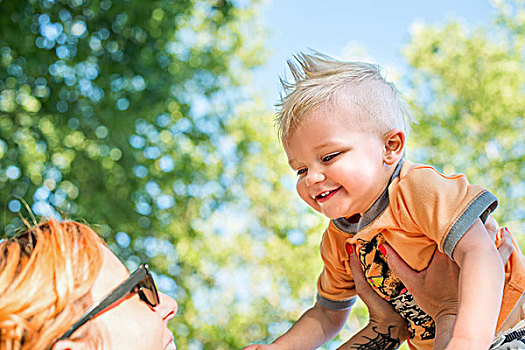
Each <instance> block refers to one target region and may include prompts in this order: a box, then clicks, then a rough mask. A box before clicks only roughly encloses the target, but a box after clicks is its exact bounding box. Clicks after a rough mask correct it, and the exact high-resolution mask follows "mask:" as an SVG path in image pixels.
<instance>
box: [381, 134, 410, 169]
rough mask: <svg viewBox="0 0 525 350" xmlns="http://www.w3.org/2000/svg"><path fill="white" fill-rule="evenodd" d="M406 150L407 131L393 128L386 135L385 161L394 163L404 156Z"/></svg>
mask: <svg viewBox="0 0 525 350" xmlns="http://www.w3.org/2000/svg"><path fill="white" fill-rule="evenodd" d="M404 151H405V133H404V131H402V130H400V129H392V130H390V131H389V132H388V133H386V135H385V137H384V154H383V161H384V162H385V164H388V165H393V164H395V163H396V162H397V161H398V160H400V159H401V158H402V157H403V153H404Z"/></svg>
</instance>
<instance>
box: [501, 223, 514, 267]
mask: <svg viewBox="0 0 525 350" xmlns="http://www.w3.org/2000/svg"><path fill="white" fill-rule="evenodd" d="M513 250H514V247H513V246H512V237H511V235H510V232H509V230H508V229H507V228H506V227H505V228H504V229H503V230H502V231H501V245H500V246H499V248H498V253H499V255H500V257H501V261H502V262H503V265H505V264H506V263H507V261H509V258H510V255H511V254H512V251H513Z"/></svg>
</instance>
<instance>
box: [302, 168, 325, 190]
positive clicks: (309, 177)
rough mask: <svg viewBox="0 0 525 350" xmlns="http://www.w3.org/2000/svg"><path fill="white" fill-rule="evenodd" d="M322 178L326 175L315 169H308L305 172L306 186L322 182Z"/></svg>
mask: <svg viewBox="0 0 525 350" xmlns="http://www.w3.org/2000/svg"><path fill="white" fill-rule="evenodd" d="M324 180H326V176H325V175H324V174H323V172H321V171H319V170H316V169H308V173H307V174H306V185H307V186H312V185H315V184H316V183H318V182H322V181H324Z"/></svg>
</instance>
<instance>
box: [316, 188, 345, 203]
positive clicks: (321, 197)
mask: <svg viewBox="0 0 525 350" xmlns="http://www.w3.org/2000/svg"><path fill="white" fill-rule="evenodd" d="M340 189H341V186H339V187H338V188H336V189H335V190H330V191H324V192H322V193H319V194H318V195H317V196H315V199H316V200H317V201H318V202H324V201H327V200H328V199H329V198H331V197H332V196H333V195H334V194H335V193H336V192H337V191H339V190H340Z"/></svg>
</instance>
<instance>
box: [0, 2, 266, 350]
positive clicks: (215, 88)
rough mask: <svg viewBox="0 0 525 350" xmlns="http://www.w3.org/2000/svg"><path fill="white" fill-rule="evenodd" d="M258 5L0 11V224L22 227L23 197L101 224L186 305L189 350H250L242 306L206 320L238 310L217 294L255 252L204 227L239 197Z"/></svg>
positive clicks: (25, 5)
mask: <svg viewBox="0 0 525 350" xmlns="http://www.w3.org/2000/svg"><path fill="white" fill-rule="evenodd" d="M258 6H259V5H258V1H257V0H254V1H242V2H238V1H230V0H209V1H208V0H194V1H190V0H177V1H169V0H156V1H131V0H128V1H127V0H118V1H117V0H114V1H111V0H100V1H99V0H92V1H90V0H55V1H53V0H28V1H2V2H0V23H1V27H2V29H1V32H2V34H1V37H0V67H1V68H0V188H1V189H2V194H3V196H2V201H0V213H1V215H0V226H2V229H3V230H4V231H5V232H6V233H7V234H8V235H9V234H11V233H12V232H13V231H14V229H15V228H16V227H18V226H21V220H20V219H19V218H18V213H19V212H25V213H26V214H25V216H27V212H26V211H25V210H24V203H28V204H29V205H30V206H31V210H32V212H33V213H35V214H36V215H41V216H48V215H59V216H62V217H72V218H75V219H85V220H86V221H87V222H89V223H92V224H95V225H96V229H97V230H98V232H99V233H101V234H103V235H104V236H105V238H106V240H107V241H108V242H109V243H110V244H111V245H112V247H113V249H114V250H116V252H117V253H118V254H119V256H121V257H122V258H123V259H124V261H125V262H126V263H127V265H128V266H129V267H130V268H133V267H134V266H136V265H137V264H138V262H139V261H149V262H150V265H151V266H152V267H153V269H154V270H155V271H156V272H157V273H158V276H159V278H158V280H159V287H160V288H161V289H163V290H164V291H166V292H168V293H169V294H171V295H172V296H174V297H175V298H176V299H177V300H178V302H179V305H180V312H179V316H178V317H177V318H176V319H175V320H174V322H173V323H172V326H173V328H174V331H175V332H176V334H177V339H178V340H177V341H178V344H179V346H180V347H181V348H187V349H191V348H202V347H204V348H208V349H210V348H213V349H220V348H224V349H226V348H233V347H240V345H241V344H240V343H239V338H240V335H239V334H240V333H241V332H240V331H239V328H238V327H236V326H235V322H238V321H237V320H238V319H239V318H242V317H240V316H239V315H242V313H238V314H232V316H231V317H230V316H229V315H227V317H226V316H224V315H219V316H217V315H214V314H208V313H207V312H206V311H207V307H208V306H209V303H210V301H213V300H215V303H217V304H221V305H222V303H223V302H224V305H231V304H232V302H233V301H228V299H226V300H223V298H222V297H220V296H218V295H217V290H220V291H221V292H222V289H219V288H218V287H217V286H218V285H219V282H218V279H220V277H221V275H220V271H219V270H221V269H219V267H220V266H223V265H224V266H230V265H234V264H235V263H236V261H237V260H236V258H235V257H238V256H240V255H241V254H240V251H239V250H238V249H241V247H242V244H245V245H247V243H243V242H242V240H240V241H239V242H237V241H234V242H233V243H232V242H229V243H231V244H230V245H229V246H227V247H225V246H226V243H225V242H223V240H221V238H220V236H219V235H218V234H217V230H218V228H217V227H219V228H220V227H221V226H220V225H219V224H220V222H217V223H215V226H212V224H211V223H209V222H208V219H209V218H211V217H212V216H213V213H215V212H223V211H225V210H226V209H224V208H225V207H226V205H225V203H228V202H232V203H233V202H235V201H237V199H238V198H239V197H241V196H242V192H241V191H240V190H239V188H240V187H239V186H240V185H239V181H240V180H239V179H238V173H237V172H236V164H237V162H238V159H237V156H236V152H237V151H236V145H235V143H234V142H233V141H232V137H231V136H229V135H228V132H229V130H228V124H229V123H231V121H230V119H231V118H233V117H232V116H233V111H234V110H233V106H235V105H237V104H238V103H240V102H241V101H243V100H244V99H246V94H245V93H244V92H243V88H242V86H243V85H244V84H246V81H247V78H248V72H249V69H250V68H251V67H254V66H255V65H257V64H259V63H260V62H261V59H262V57H264V55H263V54H261V53H262V50H261V48H260V47H259V43H260V42H261V40H260V34H261V32H260V30H259V28H260V26H259V25H258V23H257V20H256V18H255V17H254V14H255V13H256V12H257V10H258ZM241 189H242V188H241ZM222 229H223V231H225V230H228V228H227V227H222ZM221 232H222V231H221ZM212 234H213V235H214V236H213V237H212ZM248 238H249V237H248ZM248 238H247V239H248ZM214 243H216V244H215V245H214ZM238 245H239V247H238ZM226 248H228V249H226ZM230 252H231V255H232V258H231V261H230V262H229V263H228V261H226V260H227V259H229V258H230V256H229V255H228V254H229V253H230ZM221 259H222V260H221ZM221 271H222V270H221ZM225 281H226V282H228V281H229V280H228V279H227V278H225ZM226 282H225V283H226ZM213 293H215V294H213ZM214 298H215V299H214ZM236 298H237V296H236ZM236 298H233V299H232V300H237V299H236ZM221 310H223V311H224V310H225V309H224V308H222V309H221ZM227 311H228V310H227ZM223 313H224V312H223ZM223 316H224V317H223ZM256 316H257V315H255V317H256ZM206 317H207V318H206ZM214 317H215V318H214ZM255 317H254V318H255ZM218 320H219V321H221V322H222V323H221V324H220V326H213V325H217V322H218ZM207 325H209V327H208V328H206V327H207Z"/></svg>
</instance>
